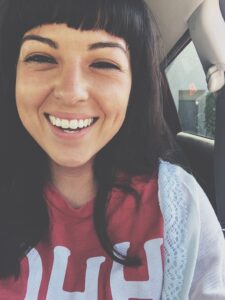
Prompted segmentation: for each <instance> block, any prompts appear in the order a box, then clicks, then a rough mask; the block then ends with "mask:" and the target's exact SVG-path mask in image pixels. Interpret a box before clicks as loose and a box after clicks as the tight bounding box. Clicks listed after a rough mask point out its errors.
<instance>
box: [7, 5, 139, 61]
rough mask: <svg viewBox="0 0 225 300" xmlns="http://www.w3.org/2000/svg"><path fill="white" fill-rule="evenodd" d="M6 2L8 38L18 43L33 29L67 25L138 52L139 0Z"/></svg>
mask: <svg viewBox="0 0 225 300" xmlns="http://www.w3.org/2000/svg"><path fill="white" fill-rule="evenodd" d="M6 1H7V0H6ZM7 2H8V3H9V11H8V17H7V20H6V25H7V27H8V33H9V32H11V33H9V34H11V38H10V39H11V40H14V41H15V40H16V41H17V42H18V41H19V40H21V38H22V36H23V35H24V34H25V33H26V32H27V31H29V30H30V29H32V28H35V27H38V26H40V25H44V24H52V23H57V24H61V23H66V24H67V25H68V26H69V27H71V28H74V29H80V30H105V31H106V32H108V33H110V34H112V35H115V36H118V37H121V38H123V39H124V40H125V41H126V43H127V44H128V47H129V48H130V51H132V52H133V50H134V49H133V48H137V49H135V52H136V51H137V50H138V48H139V49H140V47H141V44H142V39H141V37H143V34H142V33H143V28H144V24H143V19H144V15H143V14H145V10H144V9H143V2H142V1H141V0H8V1H7ZM144 6H145V4H144ZM10 20H11V21H10ZM137 45H138V47H137ZM135 56H137V53H135ZM136 58H137V57H136ZM136 58H135V59H136Z"/></svg>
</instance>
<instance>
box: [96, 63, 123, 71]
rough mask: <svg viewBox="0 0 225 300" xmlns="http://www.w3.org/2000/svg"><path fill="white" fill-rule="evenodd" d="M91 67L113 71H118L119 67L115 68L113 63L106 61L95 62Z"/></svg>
mask: <svg viewBox="0 0 225 300" xmlns="http://www.w3.org/2000/svg"><path fill="white" fill-rule="evenodd" d="M91 66H92V67H95V68H97V69H115V70H120V67H119V66H117V65H115V64H113V63H110V62H107V61H99V62H95V63H93V64H92V65H91Z"/></svg>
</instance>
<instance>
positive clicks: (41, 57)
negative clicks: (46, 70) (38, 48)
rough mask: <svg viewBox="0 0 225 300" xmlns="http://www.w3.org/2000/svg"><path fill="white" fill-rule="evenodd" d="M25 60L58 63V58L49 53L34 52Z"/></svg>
mask: <svg viewBox="0 0 225 300" xmlns="http://www.w3.org/2000/svg"><path fill="white" fill-rule="evenodd" d="M24 61H25V62H36V63H41V64H44V63H47V64H56V60H55V59H54V58H53V57H51V56H48V55H42V54H33V55H30V56H28V57H26V58H25V60H24Z"/></svg>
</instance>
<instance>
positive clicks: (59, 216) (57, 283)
mask: <svg viewBox="0 0 225 300" xmlns="http://www.w3.org/2000/svg"><path fill="white" fill-rule="evenodd" d="M133 187H134V188H135V189H136V190H137V191H138V192H139V193H140V194H141V200H140V201H141V203H140V205H139V206H136V200H135V199H134V198H133V197H132V196H131V195H127V194H125V193H123V192H121V191H119V190H117V189H114V190H113V192H112V196H111V199H110V204H109V209H108V220H109V221H108V223H109V228H108V232H109V235H110V237H111V240H112V241H113V243H114V246H115V248H116V249H118V250H119V251H120V253H123V254H126V253H128V254H130V255H132V254H135V255H137V256H139V257H140V258H141V261H142V264H141V265H140V266H138V267H124V266H122V265H121V264H118V263H116V262H114V261H112V259H111V258H110V257H109V256H108V255H107V254H106V253H105V251H104V250H103V249H102V247H101V245H100V243H99V241H98V238H97V235H96V233H95V230H94V227H93V220H92V215H93V201H89V202H88V203H86V204H85V205H84V206H82V207H80V208H72V207H71V206H70V205H69V204H67V202H66V201H65V199H64V198H63V196H62V195H60V193H59V192H57V191H56V190H55V189H54V188H53V187H51V186H49V187H48V188H47V189H46V199H47V204H48V209H49V216H50V230H49V234H48V236H47V238H46V239H44V240H42V241H41V242H39V243H38V245H37V246H36V247H35V248H34V249H32V250H31V251H30V252H29V253H28V255H27V256H26V257H24V258H23V259H22V261H21V275H20V277H19V278H18V280H17V281H16V280H15V279H14V278H8V279H6V280H1V281H0V299H1V300H22V299H26V300H36V299H37V300H45V299H47V300H72V299H75V300H135V299H142V300H147V299H153V300H158V299H160V295H161V288H162V279H163V218H162V215H161V211H160V208H159V202H158V196H157V195H158V186H157V178H155V179H152V180H150V181H144V180H141V179H140V178H138V177H136V178H134V180H133Z"/></svg>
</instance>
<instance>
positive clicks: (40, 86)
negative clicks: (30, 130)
mask: <svg viewBox="0 0 225 300" xmlns="http://www.w3.org/2000/svg"><path fill="white" fill-rule="evenodd" d="M48 93H49V85H47V84H46V81H45V82H43V81H42V80H37V78H33V77H32V76H30V77H29V76H27V75H26V74H24V73H22V72H17V78H16V105H17V109H18V111H19V112H28V111H34V110H36V109H38V108H40V107H41V105H42V104H43V102H44V100H45V99H46V97H47V95H48Z"/></svg>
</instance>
